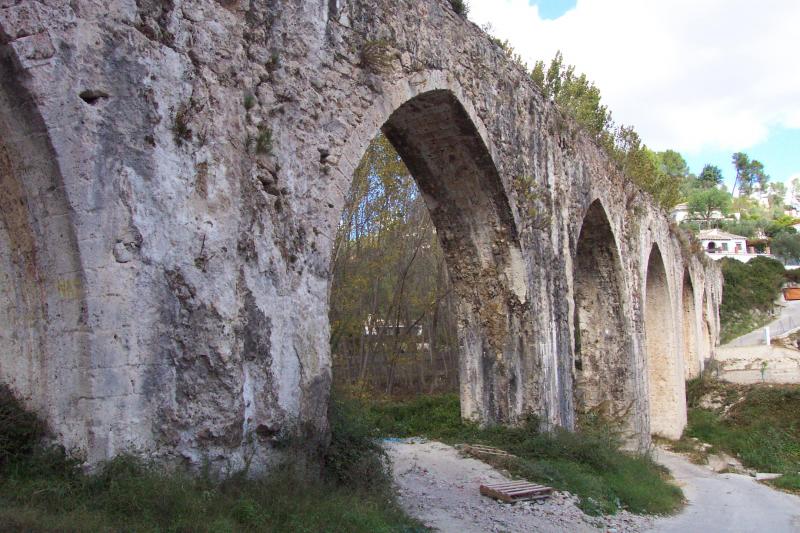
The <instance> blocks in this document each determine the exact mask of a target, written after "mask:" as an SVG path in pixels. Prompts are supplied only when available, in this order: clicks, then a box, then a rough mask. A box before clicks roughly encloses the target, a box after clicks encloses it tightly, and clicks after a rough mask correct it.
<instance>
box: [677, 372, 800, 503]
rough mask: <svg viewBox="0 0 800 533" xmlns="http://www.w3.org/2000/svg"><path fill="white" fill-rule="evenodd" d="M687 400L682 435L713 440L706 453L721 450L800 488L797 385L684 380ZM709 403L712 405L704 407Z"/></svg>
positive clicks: (799, 391)
mask: <svg viewBox="0 0 800 533" xmlns="http://www.w3.org/2000/svg"><path fill="white" fill-rule="evenodd" d="M704 398H705V400H706V401H705V402H702V401H701V400H703V399H704ZM687 403H688V406H689V424H688V426H687V428H686V431H685V432H684V437H685V438H695V439H698V440H699V441H702V442H706V443H708V444H711V445H712V446H713V447H712V448H711V449H710V450H709V453H715V452H716V451H723V452H725V453H728V454H730V455H733V456H735V457H737V458H738V459H739V460H741V462H742V464H743V465H744V466H746V467H748V468H753V469H756V470H758V471H759V472H774V473H782V474H784V476H783V477H781V478H779V479H777V480H774V481H770V484H772V485H774V486H776V487H779V488H782V489H786V490H793V491H800V385H770V384H757V385H737V384H730V383H723V382H720V381H715V380H712V379H710V378H708V377H701V378H697V379H694V380H692V381H690V382H689V383H688V384H687ZM712 403H713V404H714V405H715V408H713V409H711V408H708V406H709V405H710V404H712ZM701 405H705V406H706V407H702V406H701Z"/></svg>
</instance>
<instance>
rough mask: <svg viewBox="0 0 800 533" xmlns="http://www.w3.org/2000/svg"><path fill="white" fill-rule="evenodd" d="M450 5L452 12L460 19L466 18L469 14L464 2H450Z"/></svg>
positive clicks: (451, 0)
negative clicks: (459, 16)
mask: <svg viewBox="0 0 800 533" xmlns="http://www.w3.org/2000/svg"><path fill="white" fill-rule="evenodd" d="M450 5H451V6H452V8H453V11H455V12H456V13H458V14H459V15H461V16H462V17H466V16H467V13H469V4H467V2H465V1H464V0H450Z"/></svg>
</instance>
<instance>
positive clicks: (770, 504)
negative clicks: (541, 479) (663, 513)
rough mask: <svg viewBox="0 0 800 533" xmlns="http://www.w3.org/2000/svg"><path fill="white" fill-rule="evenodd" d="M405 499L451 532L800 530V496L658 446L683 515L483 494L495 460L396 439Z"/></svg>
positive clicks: (393, 445) (397, 472)
mask: <svg viewBox="0 0 800 533" xmlns="http://www.w3.org/2000/svg"><path fill="white" fill-rule="evenodd" d="M386 447H387V450H388V452H389V455H390V457H391V458H392V461H393V468H394V477H395V480H396V482H397V484H398V488H399V491H400V501H401V503H402V504H403V506H404V507H405V508H406V510H407V511H408V512H409V513H410V514H412V515H413V516H415V517H417V518H419V519H420V520H422V521H423V522H424V523H425V524H427V525H428V526H430V527H433V528H435V529H437V530H439V531H443V532H456V533H471V532H484V531H487V532H501V531H514V532H518V531H519V532H522V531H537V532H538V531H542V532H563V531H570V532H589V531H592V532H595V531H606V532H612V533H613V532H617V533H623V532H640V531H641V532H644V531H657V532H664V533H666V532H678V531H680V532H691V531H702V532H708V533H714V532H737V533H738V532H766V531H769V532H770V533H773V532H774V533H783V532H793V533H797V532H800V498H798V497H796V496H792V495H789V494H784V493H781V492H778V491H775V490H772V489H770V488H768V487H766V486H764V485H761V484H759V483H757V482H756V481H755V480H754V479H753V478H751V477H749V476H742V475H737V474H715V473H713V472H711V471H710V470H708V469H707V468H705V467H701V466H696V465H693V464H691V463H690V462H689V461H688V460H687V459H686V458H684V457H682V456H679V455H676V454H672V453H670V452H663V451H659V452H658V454H659V455H658V460H659V461H660V462H662V463H663V464H665V465H666V466H667V467H668V468H669V469H670V470H671V471H672V472H673V475H674V476H675V478H676V481H677V482H678V483H679V484H680V485H681V487H682V488H683V490H684V493H685V494H686V497H687V498H688V500H689V503H688V505H687V507H686V508H685V509H684V510H683V511H682V512H681V513H680V514H678V515H676V516H672V517H665V518H657V519H654V518H651V517H642V516H637V515H632V514H629V513H626V512H623V513H620V514H617V515H615V516H609V517H591V516H587V515H585V514H584V513H583V512H582V511H581V510H580V509H579V508H578V507H577V505H576V498H575V497H574V496H572V495H569V494H565V493H556V495H555V496H554V497H553V498H551V499H550V500H548V501H546V502H544V503H533V502H525V503H517V504H514V505H507V504H501V503H498V502H495V501H493V500H490V499H489V498H485V497H483V496H481V495H480V494H479V493H478V486H479V485H480V484H481V483H483V482H499V481H504V480H506V478H505V477H504V476H503V475H502V474H500V473H499V472H497V471H496V470H495V469H493V468H492V467H490V466H489V465H487V464H485V463H483V462H481V461H477V460H475V459H470V458H465V457H462V456H461V455H460V454H459V453H458V451H457V450H456V449H454V448H452V447H450V446H447V445H445V444H441V443H438V442H424V441H415V440H411V441H410V442H409V441H403V442H388V443H387V444H386Z"/></svg>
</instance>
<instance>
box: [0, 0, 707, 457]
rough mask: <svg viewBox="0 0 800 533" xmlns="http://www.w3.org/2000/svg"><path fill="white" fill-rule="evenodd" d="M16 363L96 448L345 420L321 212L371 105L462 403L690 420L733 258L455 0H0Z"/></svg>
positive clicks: (1, 252)
mask: <svg viewBox="0 0 800 533" xmlns="http://www.w3.org/2000/svg"><path fill="white" fill-rule="evenodd" d="M0 45H2V47H1V48H0V57H1V58H2V61H1V63H0V68H1V69H2V70H0V209H1V213H2V216H1V217H0V265H1V267H0V380H1V381H2V382H5V383H7V384H9V385H10V386H11V387H12V388H13V389H14V390H15V391H16V392H17V394H19V395H20V396H21V397H22V398H24V399H25V401H26V402H27V403H28V404H29V405H30V406H32V407H33V408H35V409H36V410H38V412H40V413H41V414H43V415H44V416H45V417H46V418H47V420H48V422H49V424H50V426H51V428H52V430H53V432H54V434H55V436H56V437H57V439H58V440H59V441H60V442H61V443H63V444H64V445H65V446H66V447H67V448H69V449H78V450H82V451H83V452H84V453H86V454H87V459H88V460H89V461H90V462H97V461H99V460H102V459H105V458H108V457H110V456H113V455H114V454H116V453H119V452H122V451H128V450H139V451H143V452H145V453H149V454H151V455H154V456H158V457H163V458H165V459H168V460H169V459H172V460H175V459H177V460H181V461H186V462H189V463H193V464H197V463H198V462H200V461H203V460H210V461H212V463H215V464H218V465H219V466H221V467H230V468H235V467H237V466H239V465H241V464H243V462H244V461H253V462H254V463H253V464H257V465H265V464H268V463H269V462H270V460H271V457H274V456H275V452H273V451H272V450H273V446H272V445H273V443H274V442H275V441H276V439H277V438H278V437H279V436H280V435H281V434H283V433H285V432H286V431H289V430H293V429H296V428H303V429H304V430H305V431H306V432H307V433H306V435H307V436H308V437H309V438H311V439H315V438H316V439H324V438H325V435H326V434H327V417H326V409H327V403H328V397H329V396H328V395H329V388H330V384H331V362H330V347H329V339H328V333H329V325H328V318H327V316H328V313H327V309H328V291H329V263H330V259H331V249H332V245H333V242H332V238H333V236H334V235H335V233H336V227H337V224H338V221H339V217H340V215H341V212H342V208H343V204H344V199H345V195H346V194H347V191H348V187H349V184H350V182H351V176H352V173H353V170H354V168H355V166H356V165H357V164H358V161H359V159H360V158H361V156H362V154H363V153H364V150H365V147H366V146H367V144H368V142H369V140H370V139H371V138H372V137H373V136H374V135H375V134H376V133H377V132H378V131H379V130H381V129H382V130H383V131H384V132H385V134H386V135H387V136H388V138H389V139H390V140H391V141H392V143H393V144H394V145H395V147H396V148H397V150H398V152H399V153H400V154H401V155H402V156H403V158H404V160H405V161H406V163H407V165H408V167H409V168H410V169H411V171H412V172H413V174H414V176H415V178H416V179H417V182H418V184H419V187H420V190H421V191H422V193H423V196H424V198H425V201H426V203H427V205H428V207H429V209H430V212H431V215H432V218H433V220H434V223H435V225H436V227H437V230H438V234H439V235H440V238H441V242H442V245H443V249H444V250H445V254H446V258H447V262H448V268H449V271H450V274H451V277H452V279H453V281H454V285H455V291H456V293H457V299H458V302H459V303H458V318H459V324H458V327H459V339H460V350H461V369H460V374H461V399H462V402H461V403H462V412H463V414H464V415H465V416H467V417H471V418H473V419H477V420H480V421H483V422H486V423H494V422H514V421H515V420H518V419H520V418H521V417H523V416H525V415H527V414H528V413H534V414H537V415H538V416H540V418H541V420H542V421H543V422H544V423H546V424H549V425H562V426H566V427H572V426H573V425H574V421H575V416H576V412H580V411H581V410H588V409H602V410H603V411H604V412H606V413H607V414H609V415H611V416H615V417H618V418H619V419H620V420H622V421H623V422H624V426H625V428H626V430H627V431H628V432H629V436H630V437H631V439H632V442H638V443H639V444H642V445H644V444H647V443H648V442H649V438H650V434H651V433H662V434H665V435H668V436H677V435H678V434H679V433H680V431H681V429H682V427H683V426H684V424H685V421H686V409H685V400H684V396H683V393H684V384H683V383H684V377H685V376H692V375H695V374H697V373H698V372H699V370H700V368H701V365H702V361H703V360H704V359H707V358H709V357H711V356H712V355H713V351H714V345H715V341H716V339H717V338H718V329H719V321H718V312H717V309H718V304H719V301H720V298H721V291H722V281H721V276H720V273H719V270H718V269H717V268H715V267H714V266H713V265H710V264H708V261H706V260H704V259H703V258H702V257H700V256H697V255H695V254H694V253H693V252H692V246H691V243H689V242H688V241H686V239H685V238H684V237H683V236H681V235H680V234H679V233H678V232H676V231H675V229H674V227H671V226H670V224H669V221H668V219H667V217H666V216H665V214H664V212H663V211H661V210H660V209H659V208H657V207H656V206H655V205H654V203H653V201H652V200H651V199H650V197H648V196H647V195H645V194H643V193H641V192H639V191H638V190H637V189H635V188H634V187H632V186H631V184H630V183H629V182H627V181H626V180H625V179H623V177H622V176H621V175H620V174H619V172H618V171H617V170H616V169H615V167H614V166H613V165H611V164H610V163H609V161H608V159H607V158H606V157H605V156H604V154H603V152H602V151H601V150H600V149H599V148H598V147H597V146H596V145H595V144H594V143H593V142H592V141H591V139H589V138H588V137H587V136H586V135H585V134H583V133H582V132H580V131H579V130H578V128H577V127H576V126H575V125H574V124H573V123H572V122H571V121H570V120H567V119H565V117H564V116H562V115H561V114H560V113H559V112H558V111H557V110H556V109H555V108H554V107H553V106H551V105H550V104H548V103H547V102H546V101H545V100H544V99H543V97H542V96H541V95H540V94H539V93H538V92H537V90H536V89H535V87H534V86H533V84H532V83H531V82H530V81H529V79H528V77H527V75H526V73H525V72H524V70H523V69H521V68H519V67H518V66H517V65H515V64H514V63H513V62H510V61H509V60H508V58H507V56H506V55H505V54H504V52H503V51H502V50H501V49H500V48H499V47H498V46H496V45H495V44H493V43H492V41H491V40H490V39H489V38H488V37H487V36H486V35H485V34H484V33H483V32H482V31H480V30H479V29H478V28H477V27H476V26H474V25H473V24H471V23H469V22H468V21H467V20H465V19H464V18H463V17H461V16H459V15H457V14H456V13H455V12H454V11H453V10H452V9H451V7H450V4H449V2H448V1H447V0H414V1H410V0H406V1H403V0H400V1H398V0H393V1H388V0H376V1H366V0H338V1H337V0H324V1H323V0H294V1H288V0H284V1H280V0H163V1H161V0H114V1H112V2H97V1H93V0H72V1H69V2H68V1H66V0H39V1H33V0H0Z"/></svg>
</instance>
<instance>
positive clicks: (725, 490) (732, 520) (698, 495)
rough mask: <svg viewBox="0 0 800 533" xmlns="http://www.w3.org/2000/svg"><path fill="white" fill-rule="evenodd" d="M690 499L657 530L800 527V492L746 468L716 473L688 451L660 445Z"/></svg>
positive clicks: (783, 530) (782, 532) (733, 532)
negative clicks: (769, 483) (755, 475)
mask: <svg viewBox="0 0 800 533" xmlns="http://www.w3.org/2000/svg"><path fill="white" fill-rule="evenodd" d="M657 453H658V456H657V460H658V461H659V462H660V463H661V464H663V465H665V466H666V467H667V468H669V469H670V471H671V472H672V475H673V476H674V477H675V480H676V482H677V483H678V485H680V486H681V488H682V489H683V492H684V495H685V496H686V498H687V499H688V500H689V503H688V505H687V506H686V508H685V509H684V510H683V512H681V513H680V514H678V515H676V516H673V517H669V518H662V519H659V520H657V521H656V522H655V523H654V525H653V531H657V532H659V533H671V532H675V533H677V532H681V533H684V532H686V531H703V532H717V531H720V532H722V531H724V532H726V533H728V532H730V533H740V532H741V533H749V532H762V531H763V532H767V531H768V532H770V533H790V532H791V533H798V532H800V497H797V496H792V495H791V494H786V493H783V492H779V491H777V490H774V489H771V488H769V487H768V486H766V485H762V484H761V483H758V482H757V481H756V480H755V479H753V478H752V477H750V476H747V475H742V474H716V473H714V472H712V471H711V470H709V469H708V468H706V467H703V466H698V465H694V464H692V463H690V462H689V461H687V460H686V458H685V457H683V456H681V455H678V454H674V453H670V452H666V451H662V450H658V452H657Z"/></svg>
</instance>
